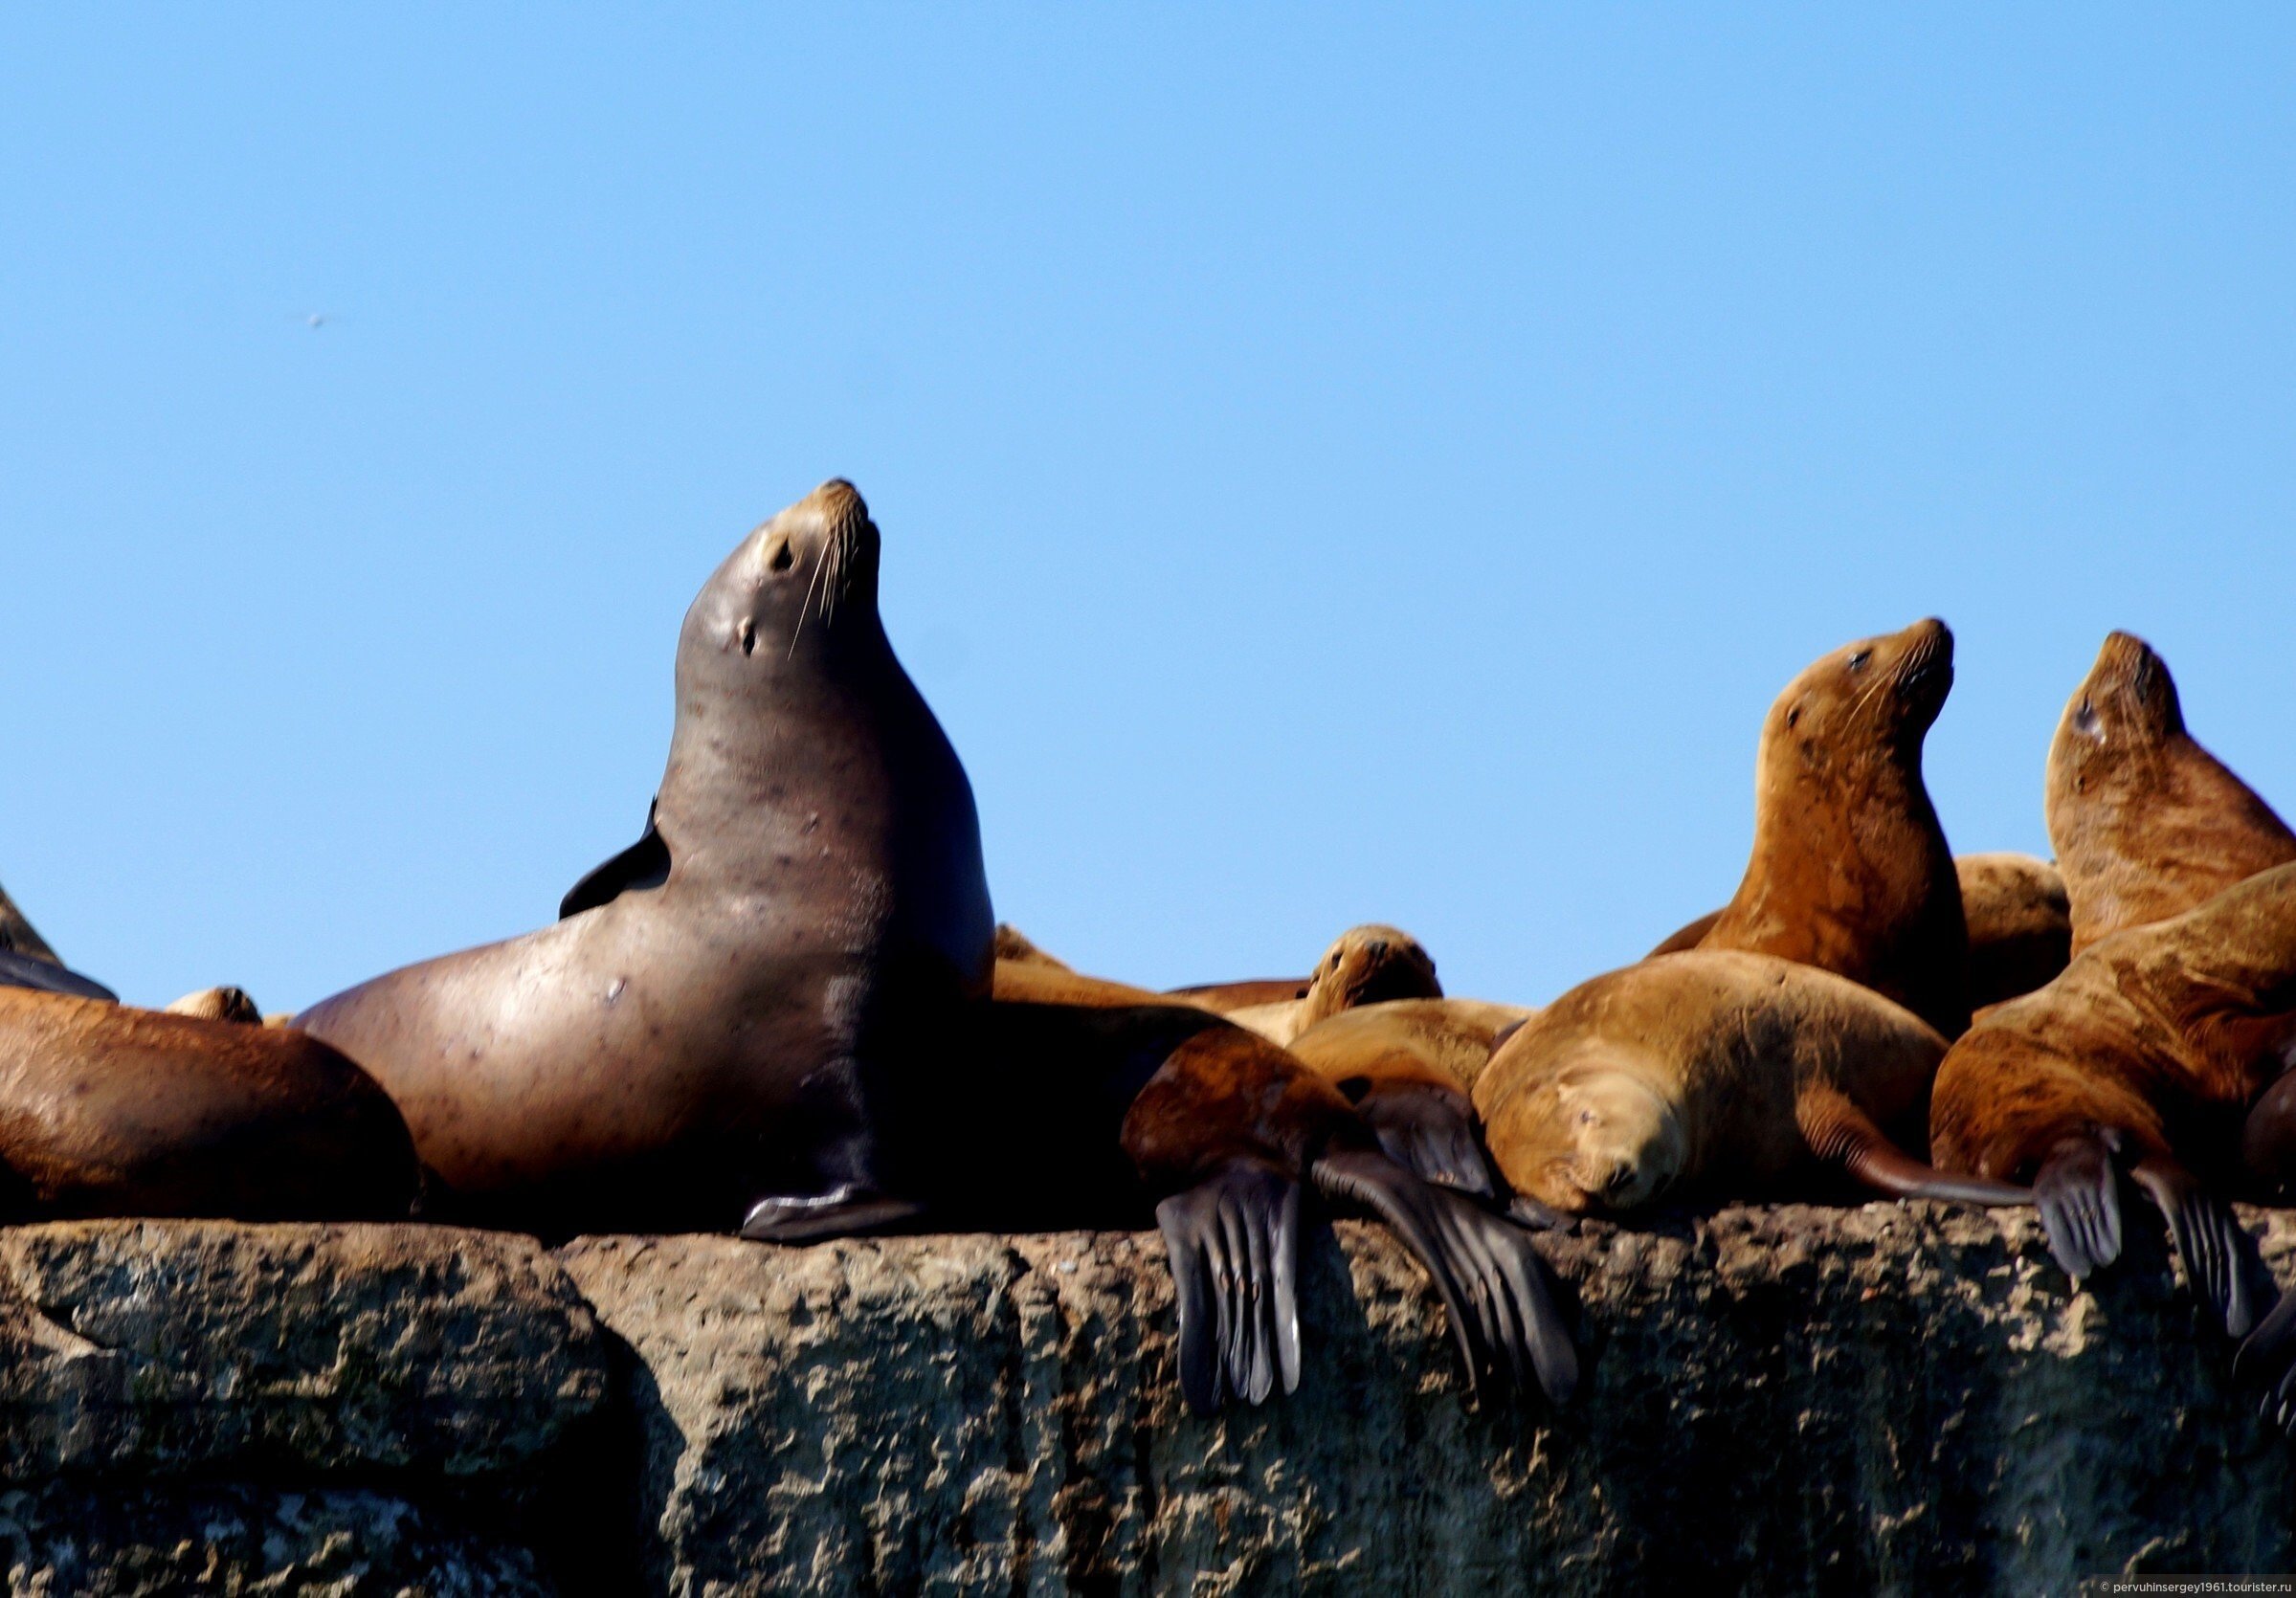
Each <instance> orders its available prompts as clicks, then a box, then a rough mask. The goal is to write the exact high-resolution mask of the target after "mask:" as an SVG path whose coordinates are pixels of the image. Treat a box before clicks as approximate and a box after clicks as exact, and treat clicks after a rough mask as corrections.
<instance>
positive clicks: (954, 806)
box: [300, 481, 995, 1242]
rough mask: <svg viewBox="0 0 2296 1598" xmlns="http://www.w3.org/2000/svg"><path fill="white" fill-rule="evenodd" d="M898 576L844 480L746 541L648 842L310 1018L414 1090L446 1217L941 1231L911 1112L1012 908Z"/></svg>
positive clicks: (679, 732)
mask: <svg viewBox="0 0 2296 1598" xmlns="http://www.w3.org/2000/svg"><path fill="white" fill-rule="evenodd" d="M878 565H879V534H878V530H877V528H876V526H875V524H874V523H872V522H870V520H869V515H868V510H867V507H866V506H865V505H864V504H863V503H862V500H861V497H860V495H859V494H858V493H857V492H856V491H855V490H854V488H853V486H852V485H851V484H850V483H846V482H843V481H832V482H828V483H824V484H823V485H822V486H821V487H820V488H818V489H816V490H815V491H814V493H812V494H810V495H808V496H807V497H806V498H805V499H801V500H799V501H798V502H797V503H796V504H794V505H792V506H791V507H790V508H789V509H787V510H785V511H782V512H781V513H780V514H779V515H777V516H775V517H773V518H772V519H771V520H769V522H766V523H765V524H764V525H762V526H761V527H759V528H758V529H757V530H756V531H755V532H753V533H751V534H750V535H749V536H748V537H747V538H745V539H743V540H742V542H741V544H739V546H737V547H736V548H735V549H734V551H733V553H732V554H731V555H729V556H728V557H727V558H726V559H725V561H724V564H723V565H721V566H719V567H718V569H717V571H716V573H715V574H714V575H712V576H711V578H710V579H709V581H708V583H707V584H706V585H704V587H703V588H702V592H701V594H700V595H699V597H697V598H696V599H695V601H694V603H693V606H692V608H691V609H690V610H688V611H687V612H686V617H685V621H684V624H683V626H682V628H681V630H680V636H679V644H678V656H677V672H676V677H677V712H678V714H677V721H676V727H675V730H674V731H673V733H672V736H671V742H670V755H669V763H668V767H667V769H666V770H665V772H664V773H663V776H662V780H661V784H660V787H659V788H658V799H657V802H656V805H655V810H654V817H653V824H652V825H651V826H650V827H649V829H648V832H647V835H646V838H645V839H641V840H640V843H639V844H638V845H636V846H634V848H633V849H631V850H626V851H624V852H623V854H621V855H617V856H616V857H615V859H616V861H618V862H620V864H618V865H616V864H614V863H613V862H609V866H608V867H607V868H601V872H597V873H592V874H591V877H588V878H586V879H585V881H586V883H588V884H589V886H588V887H586V888H584V889H580V890H578V891H577V896H578V897H580V898H581V899H585V900H587V901H589V902H590V903H591V908H588V909H580V910H578V911H577V912H576V913H575V914H574V915H572V916H570V917H568V918H567V919H564V920H561V921H557V922H556V923H554V924H552V925H550V926H546V927H545V928H543V929H542V930H540V931H538V932H533V933H529V934H527V935H525V936H524V937H520V938H514V939H512V940H510V941H508V942H506V943H495V944H490V945H487V946H485V947H483V948H479V949H473V950H469V951H466V952H464V953H460V954H454V955H448V956H445V957H443V958H440V959H435V960H431V961H427V962H424V963H423V964H420V965H411V966H407V967H404V968H402V969H400V970H397V971H393V972H390V973H389V974H387V975H385V976H381V977H378V978H375V979H374V980H372V981H370V982H368V983H365V984H362V985H361V986H359V987H357V988H351V989H350V990H348V991H347V992H344V993H340V994H337V995H335V996H334V997H332V998H329V999H326V1000H323V1001H322V1002H321V1003H319V1004H317V1005H315V1006H313V1007H312V1008H311V1009H310V1010H306V1011H304V1012H303V1014H302V1015H301V1018H300V1023H301V1026H302V1027H303V1028H305V1029H306V1030H308V1031H309V1032H311V1033H312V1034H313V1035H314V1036H316V1037H319V1038H322V1039H323V1040H325V1041H327V1042H329V1043H332V1044H334V1045H335V1046H336V1047H338V1048H340V1049H342V1050H343V1051H344V1052H345V1053H346V1054H349V1055H350V1056H351V1057H353V1058H354V1059H357V1060H358V1061H359V1062H360V1063H361V1064H363V1065H364V1066H366V1067H367V1069H368V1071H369V1072H370V1073H372V1074H373V1075H374V1076H375V1077H376V1078H377V1079H378V1080H379V1081H380V1082H381V1083H382V1084H383V1086H384V1088H385V1089H386V1090H387V1091H388V1092H389V1093H390V1096H391V1098H392V1099H394V1100H395V1101H396V1102H397V1104H398V1106H399V1108H400V1110H401V1111H402V1112H403V1113H404V1114H405V1115H406V1118H407V1121H408V1125H409V1126H410V1128H411V1129H412V1132H413V1135H414V1141H415V1145H416V1147H417V1148H418V1149H419V1150H420V1151H421V1154H422V1158H423V1161H424V1163H425V1165H428V1166H429V1167H430V1169H431V1170H432V1171H433V1172H434V1173H435V1178H436V1182H435V1195H436V1197H437V1199H438V1201H439V1203H438V1208H439V1209H440V1210H441V1211H442V1212H443V1213H445V1214H446V1215H449V1216H453V1217H459V1218H464V1219H469V1220H475V1221H482V1222H491V1223H495V1224H507V1225H512V1226H517V1227H521V1228H524V1229H526V1230H532V1231H537V1232H542V1233H544V1234H546V1235H567V1234H570V1233H572V1232H581V1231H591V1230H614V1231H634V1230H691V1229H696V1228H713V1227H715V1228H724V1227H729V1226H733V1225H735V1224H737V1223H739V1224H741V1225H743V1227H744V1230H745V1232H746V1234H747V1235H751V1236H757V1237H763V1238H769V1239H772V1240H776V1241H787V1242H794V1241H802V1240H805V1239H809V1238H814V1237H819V1236H826V1235H832V1234H839V1233H850V1232H856V1231H863V1230H869V1229H871V1228H878V1227H883V1226H887V1225H892V1224H896V1223H898V1222H902V1221H904V1220H909V1219H913V1218H914V1217H916V1216H917V1215H918V1214H919V1212H920V1202H919V1200H918V1199H917V1197H916V1196H915V1193H914V1191H913V1190H912V1189H913V1184H912V1183H911V1182H910V1181H909V1179H908V1172H907V1170H906V1169H904V1166H906V1165H910V1164H913V1163H914V1162H915V1161H916V1160H917V1158H918V1157H919V1148H918V1147H917V1146H912V1145H923V1144H929V1142H930V1136H931V1134H930V1129H929V1128H925V1127H917V1126H911V1125H909V1124H907V1123H905V1122H903V1121H900V1119H899V1117H898V1115H897V1114H895V1113H893V1112H897V1111H898V1109H899V1107H900V1105H901V1104H902V1103H903V1097H904V1093H903V1089H904V1084H905V1081H906V1078H907V1077H909V1076H913V1075H916V1074H921V1073H924V1074H929V1070H930V1067H931V1062H932V1061H933V1059H934V1058H935V1056H936V1054H937V1051H938V1049H939V1048H940V1047H941V1045H942V1044H943V1042H944V1040H945V1039H946V1038H947V1035H948V1033H949V1032H950V1030H951V1028H952V1026H953V1024H954V1023H955V1021H956V1019H957V1017H958V1016H959V1014H960V1012H961V1010H962V1009H963V1007H965V1006H966V1005H967V1004H968V1003H969V1002H970V1001H971V1000H973V999H975V998H979V997H985V996H986V993H987V989H988V985H989V978H990V963H991V954H990V950H991V943H992V935H993V926H994V920H995V918H994V917H993V916H992V914H991V912H990V906H989V890H988V884H987V880H986V878H985V877H984V874H983V871H982V866H981V850H980V830H979V823H978V821H977V819H976V817H975V814H974V810H973V801H972V790H971V788H970V784H969V783H968V782H967V780H966V776H965V771H964V767H963V766H961V765H960V764H959V763H958V760H957V756H956V751H955V750H954V749H952V748H951V747H950V746H949V744H948V740H947V737H946V736H944V734H943V733H942V730H941V727H940V723H939V722H937V721H935V720H934V719H933V715H932V712H931V711H930V710H929V709H928V708H927V707H926V706H925V700H924V699H923V698H922V697H921V696H920V695H919V694H918V692H917V690H916V688H915V687H914V685H912V684H911V682H910V681H909V678H908V676H907V674H906V673H905V672H903V670H902V668H901V664H900V662H899V661H898V660H897V659H896V658H895V657H894V655H893V651H892V647H891V646H890V644H888V643H887V641H886V639H885V633H884V628H883V626H882V624H881V621H880V619H879V616H878V610H877V586H878ZM665 861H666V868H665V867H664V865H663V862H665ZM577 896H569V898H573V897H577ZM745 1215H746V1216H747V1220H745V1219H744V1217H745Z"/></svg>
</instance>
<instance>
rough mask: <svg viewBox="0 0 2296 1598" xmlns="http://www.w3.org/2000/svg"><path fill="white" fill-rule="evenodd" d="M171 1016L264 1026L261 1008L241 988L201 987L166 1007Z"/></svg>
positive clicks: (247, 1025) (248, 1025) (244, 1025)
mask: <svg viewBox="0 0 2296 1598" xmlns="http://www.w3.org/2000/svg"><path fill="white" fill-rule="evenodd" d="M167 1013H168V1014H170V1015H190V1016H196V1017H197V1018H199V1019H200V1020H202V1021H229V1022H232V1023H234V1025H237V1026H243V1027H259V1026H261V1025H263V1011H262V1008H261V1007H260V1006H258V1005H257V1004H256V1002H255V1000H254V999H252V998H250V997H248V993H247V989H246V988H201V989H200V990H199V991H198V992H196V993H186V994H185V995H184V996H183V997H182V998H180V999H178V1000H176V1001H175V1003H173V1004H171V1005H169V1006H168V1007H167Z"/></svg>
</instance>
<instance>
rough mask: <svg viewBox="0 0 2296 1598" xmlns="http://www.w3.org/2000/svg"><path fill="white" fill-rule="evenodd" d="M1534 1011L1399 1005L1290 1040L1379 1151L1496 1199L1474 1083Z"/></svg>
mask: <svg viewBox="0 0 2296 1598" xmlns="http://www.w3.org/2000/svg"><path fill="white" fill-rule="evenodd" d="M1536 1013H1537V1011H1535V1010H1524V1009H1521V1008H1519V1007H1517V1006H1514V1005H1499V1004H1488V1003H1485V1002H1484V1001H1482V1000H1481V999H1392V1000H1389V1001H1388V1002H1386V1003H1384V1004H1375V1005H1365V1006H1363V1007H1361V1008H1360V1009H1356V1010H1342V1011H1341V1012H1340V1013H1339V1014H1337V1015H1334V1016H1331V1017H1329V1018H1328V1019H1326V1020H1323V1021H1319V1022H1317V1023H1316V1024H1315V1025H1314V1026H1312V1027H1310V1028H1308V1029H1307V1030H1306V1031H1305V1032H1302V1033H1301V1034H1300V1035H1299V1036H1298V1037H1295V1038H1293V1039H1292V1041H1291V1053H1292V1054H1293V1056H1294V1057H1295V1058H1297V1059H1298V1060H1299V1061H1300V1063H1301V1064H1303V1065H1304V1066H1306V1067H1307V1069H1308V1070H1310V1071H1312V1072H1314V1073H1315V1074H1316V1075H1317V1076H1321V1077H1323V1078H1324V1080H1326V1081H1327V1082H1329V1083H1331V1085H1332V1086H1334V1087H1336V1088H1338V1089H1339V1091H1340V1092H1341V1094H1342V1095H1344V1096H1345V1097H1346V1098H1347V1099H1348V1100H1349V1102H1350V1103H1352V1104H1353V1105H1354V1106H1355V1113H1356V1114H1357V1115H1359V1116H1361V1117H1362V1118H1363V1119H1364V1120H1365V1121H1367V1122H1369V1123H1370V1124H1371V1129H1372V1131H1374V1132H1376V1133H1377V1134H1378V1136H1379V1145H1380V1147H1382V1148H1384V1149H1386V1150H1387V1152H1388V1154H1389V1155H1390V1156H1391V1157H1392V1158H1393V1159H1394V1160H1395V1161H1396V1162H1397V1163H1399V1164H1401V1165H1408V1166H1410V1167H1411V1168H1412V1169H1413V1170H1415V1171H1416V1172H1417V1173H1418V1174H1419V1175H1420V1176H1422V1177H1424V1178H1426V1179H1427V1180H1428V1181H1430V1182H1437V1183H1440V1184H1442V1185H1443V1186H1445V1187H1457V1188H1458V1189H1459V1190H1460V1191H1461V1192H1464V1193H1474V1194H1478V1195H1480V1196H1482V1197H1486V1198H1487V1197H1489V1196H1491V1195H1492V1193H1493V1192H1494V1190H1495V1189H1494V1188H1493V1187H1492V1184H1491V1173H1490V1164H1489V1162H1488V1160H1487V1159H1486V1158H1485V1157H1484V1155H1483V1152H1482V1139H1481V1137H1480V1136H1479V1134H1478V1133H1477V1131H1476V1125H1475V1101H1474V1099H1473V1094H1474V1091H1475V1081H1476V1078H1477V1077H1479V1076H1482V1070H1483V1067H1484V1066H1485V1065H1487V1064H1488V1063H1489V1062H1490V1058H1491V1052H1492V1051H1493V1050H1494V1049H1495V1048H1496V1047H1497V1046H1498V1045H1499V1043H1500V1042H1501V1040H1503V1039H1504V1038H1505V1037H1506V1036H1507V1035H1508V1034H1510V1033H1511V1032H1513V1031H1514V1030H1515V1029H1516V1028H1518V1027H1520V1026H1522V1025H1523V1024H1524V1023H1525V1022H1526V1021H1528V1020H1529V1019H1530V1018H1531V1017H1532V1016H1533V1015H1535V1014H1536Z"/></svg>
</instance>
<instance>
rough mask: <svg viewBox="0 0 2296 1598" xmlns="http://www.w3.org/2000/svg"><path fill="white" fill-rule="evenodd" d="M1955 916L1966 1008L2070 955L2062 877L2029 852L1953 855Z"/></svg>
mask: <svg viewBox="0 0 2296 1598" xmlns="http://www.w3.org/2000/svg"><path fill="white" fill-rule="evenodd" d="M1953 875H1954V877H1956V878H1957V879H1958V880H1959V881H1960V883H1961V915H1962V920H1963V921H1965V922H1966V923H1967V924H1968V929H1969V989H1970V1008H1971V1010H1978V1009H1981V1008H1983V1007H1984V1006H1986V1005H1997V1004H1999V1003H2000V1002H2001V1001H2002V1000H2004V999H2013V998H2015V997H2017V995H2018V994H2020V993H2030V992H2032V991H2033V990H2034V989H2035V988H2039V987H2040V986H2041V985H2042V984H2043V983H2045V982H2047V981H2048V980H2049V979H2050V978H2051V977H2053V976H2055V975H2056V974H2057V973H2058V972H2060V971H2062V970H2063V969H2064V963H2065V962H2066V961H2067V960H2070V959H2071V958H2072V950H2071V947H2070V943H2071V922H2070V921H2069V915H2070V911H2069V908H2068V906H2067V904H2066V900H2065V891H2064V878H2063V877H2061V876H2060V875H2059V874H2058V871H2057V868H2056V867H2055V866H2053V865H2051V864H2049V862H2048V861H2046V860H2037V859H2035V858H2034V857H2033V856H2032V855H2030V854H1957V855H1955V856H1954V857H1953ZM1721 919H1722V912H1721V911H1719V910H1713V911H1709V912H1707V913H1706V914H1705V915H1703V916H1701V917H1699V918H1698V920H1696V921H1692V922H1690V924H1689V925H1687V926H1685V927H1683V928H1682V929H1681V930H1680V931H1678V932H1676V933H1675V934H1674V935H1673V936H1672V937H1670V938H1668V939H1667V940H1666V941H1665V942H1664V943H1661V944H1660V945H1659V946H1658V947H1657V948H1655V949H1652V950H1651V951H1650V952H1651V953H1652V954H1654V955H1658V954H1679V953H1681V952H1682V951H1683V950H1684V949H1694V948H1696V947H1698V946H1699V944H1700V943H1704V942H1705V936H1706V934H1707V933H1709V932H1711V931H1712V930H1713V929H1714V923H1715V922H1716V921H1720V920H1721Z"/></svg>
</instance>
